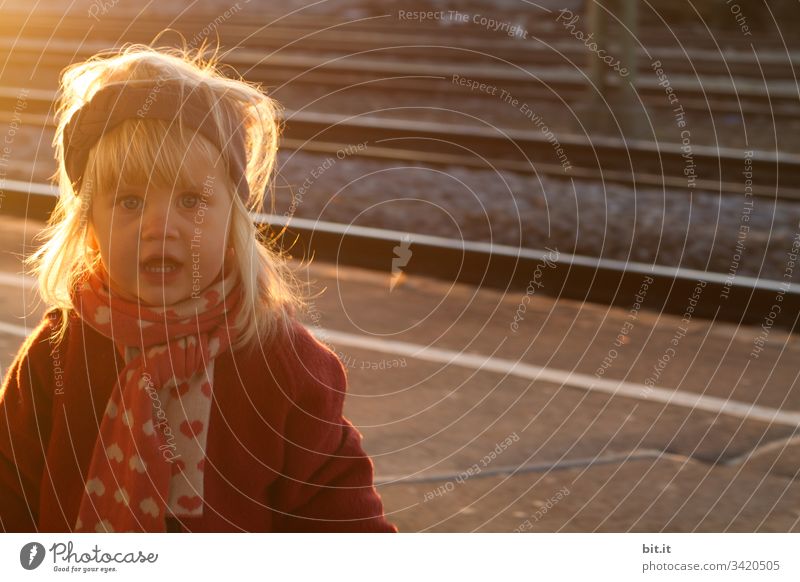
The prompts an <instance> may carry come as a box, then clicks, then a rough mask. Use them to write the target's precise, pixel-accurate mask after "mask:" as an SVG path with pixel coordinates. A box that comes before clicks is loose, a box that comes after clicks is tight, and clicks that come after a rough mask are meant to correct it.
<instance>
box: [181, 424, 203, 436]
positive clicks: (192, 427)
mask: <svg viewBox="0 0 800 582" xmlns="http://www.w3.org/2000/svg"><path fill="white" fill-rule="evenodd" d="M181 432H182V433H183V434H185V435H186V436H187V437H189V438H190V439H191V438H194V437H196V436H197V435H199V434H200V433H201V432H203V423H202V422H201V421H199V420H193V421H192V422H191V423H190V422H189V421H188V420H184V421H183V422H182V423H181Z"/></svg>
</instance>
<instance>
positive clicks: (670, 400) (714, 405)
mask: <svg viewBox="0 0 800 582" xmlns="http://www.w3.org/2000/svg"><path fill="white" fill-rule="evenodd" d="M310 329H311V331H312V332H313V333H314V334H315V335H316V336H317V337H318V338H319V339H320V340H322V341H325V342H329V343H332V344H339V345H343V346H349V347H352V348H361V349H365V350H370V351H373V352H380V353H388V354H394V355H402V356H407V357H409V358H414V359H418V360H424V361H427V362H434V363H438V364H447V365H452V366H461V367H463V368H470V369H474V370H481V371H484V372H496V373H498V374H508V375H510V376H516V377H518V378H524V379H526V380H538V381H543V382H552V383H554V384H558V385H560V386H569V387H571V388H579V389H581V390H590V391H595V392H604V393H606V394H612V395H614V396H624V397H627V398H635V399H637V400H643V401H645V402H662V403H664V404H669V405H671V406H683V407H685V408H691V409H692V410H703V411H706V412H713V413H716V414H724V415H726V416H735V417H738V418H744V419H747V420H758V421H762V422H768V423H772V424H785V425H789V426H794V427H797V426H800V412H794V411H783V410H777V409H774V408H768V407H765V406H757V405H754V404H748V403H746V402H738V401H736V400H728V399H726V398H718V397H716V396H706V395H704V394H694V393H691V392H683V391H680V390H670V389H668V388H659V387H649V386H645V385H644V384H637V383H634V382H622V381H618V380H607V379H600V378H595V377H594V376H589V375H588V374H579V373H577V372H569V371H566V370H556V369H553V368H542V367H540V366H533V365H531V364H525V363H523V362H515V361H513V360H504V359H501V358H490V357H487V356H481V355H475V354H467V353H464V352H456V351H453V350H443V349H440V348H433V347H428V346H423V345H419V344H412V343H407V342H399V341H393V340H385V339H381V338H377V337H365V336H362V335H356V334H351V333H345V332H339V331H332V330H328V329H323V328H315V327H311V328H310Z"/></svg>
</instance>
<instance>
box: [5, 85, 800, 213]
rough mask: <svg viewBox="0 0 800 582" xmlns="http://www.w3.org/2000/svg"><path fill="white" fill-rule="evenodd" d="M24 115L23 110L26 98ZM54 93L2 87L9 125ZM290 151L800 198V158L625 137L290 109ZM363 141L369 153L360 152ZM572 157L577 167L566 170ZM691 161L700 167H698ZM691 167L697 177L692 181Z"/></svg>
mask: <svg viewBox="0 0 800 582" xmlns="http://www.w3.org/2000/svg"><path fill="white" fill-rule="evenodd" d="M23 94H24V95H25V97H24V101H25V108H24V112H22V113H20V112H19V111H17V112H15V111H14V108H15V107H17V108H18V103H19V99H20V95H23ZM54 98H55V93H53V92H49V91H37V90H26V91H24V92H23V90H22V89H11V88H5V89H0V121H5V122H10V121H12V120H13V119H14V118H17V119H18V120H19V123H20V124H21V125H23V126H43V127H53V120H52V117H51V112H52V108H53V100H54ZM285 127H286V129H285V132H284V140H283V143H282V147H284V148H287V149H291V150H300V151H304V152H308V153H319V154H324V155H332V154H336V152H338V151H341V150H343V149H346V148H349V149H348V151H351V153H350V154H348V155H352V156H357V157H368V158H373V159H382V160H389V161H392V162H395V163H397V162H402V163H413V164H422V165H434V166H464V167H473V168H484V169H489V170H506V171H514V172H521V173H531V174H542V175H548V176H552V177H557V178H561V179H586V180H595V181H599V182H615V183H622V184H626V185H629V186H632V187H649V188H659V189H664V190H665V191H666V190H669V191H670V192H672V191H677V192H690V191H693V190H705V191H710V192H719V193H721V194H726V195H732V196H742V197H743V196H744V182H743V179H742V172H743V170H744V169H745V164H746V163H747V164H748V165H749V167H750V168H751V170H752V174H753V179H752V194H753V195H754V196H758V197H763V198H767V199H770V200H782V201H789V202H797V201H800V188H798V184H800V155H794V154H785V153H775V152H765V151H753V152H752V156H748V158H747V160H746V159H745V152H744V151H742V150H734V149H723V148H714V147H704V146H696V145H695V146H691V150H688V151H690V153H691V157H687V156H686V153H687V150H686V149H685V146H683V145H681V144H669V143H656V142H646V141H632V140H625V141H622V140H618V139H612V138H606V137H595V138H592V139H586V138H585V137H584V136H579V135H568V134H563V133H559V134H558V136H557V140H558V146H559V148H561V150H562V154H559V153H558V151H559V150H557V149H556V148H554V144H553V142H552V140H551V139H550V137H549V136H548V134H545V133H543V132H542V131H533V130H531V131H520V130H511V129H497V128H492V127H488V126H487V127H472V126H454V125H451V124H439V123H429V122H414V121H409V120H397V119H385V118H375V117H342V116H337V115H331V114H322V113H313V112H291V111H287V112H286V118H285ZM357 144H363V145H362V147H357V148H356V147H353V146H355V145H357ZM563 159H566V160H567V162H568V163H569V167H567V166H565V164H564V163H563V161H562V160H563ZM689 164H691V166H689ZM689 167H691V169H692V172H693V175H694V176H695V177H694V179H690V177H687V175H686V172H685V171H686V169H687V168H689Z"/></svg>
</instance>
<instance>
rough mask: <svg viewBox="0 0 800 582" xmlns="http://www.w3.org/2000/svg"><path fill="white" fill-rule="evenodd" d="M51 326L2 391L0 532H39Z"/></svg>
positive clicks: (30, 345)
mask: <svg viewBox="0 0 800 582" xmlns="http://www.w3.org/2000/svg"><path fill="white" fill-rule="evenodd" d="M50 331H51V327H50V321H49V319H48V318H47V317H46V318H45V320H44V321H42V323H41V324H40V325H39V326H38V327H37V329H36V330H35V331H34V332H33V333H32V334H31V335H30V336H29V337H28V338H27V339H26V340H25V342H24V343H23V344H22V347H21V348H20V349H19V351H18V352H17V355H16V357H15V358H14V361H13V363H12V364H11V367H10V368H9V369H8V370H7V371H6V374H5V377H4V378H3V387H2V389H0V530H2V531H5V532H34V531H37V522H38V512H39V489H40V485H41V481H42V471H43V468H44V464H45V453H46V450H47V445H48V442H49V439H50V426H51V406H52V398H53V395H52V394H51V392H52V389H53V384H54V382H53V380H52V376H53V375H52V374H50V376H51V378H50V379H48V378H47V377H45V374H47V372H48V370H50V371H51V372H52V370H53V368H52V365H50V364H43V363H42V361H44V362H49V359H50V349H49V343H50V342H49V335H50Z"/></svg>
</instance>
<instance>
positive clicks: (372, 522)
mask: <svg viewBox="0 0 800 582" xmlns="http://www.w3.org/2000/svg"><path fill="white" fill-rule="evenodd" d="M296 335H297V339H296V341H295V342H294V345H295V347H296V349H295V350H294V354H295V358H296V363H297V365H298V368H297V370H293V372H294V374H293V375H294V379H295V382H294V384H295V387H296V388H295V398H294V402H291V403H290V406H289V413H288V415H287V420H286V427H285V431H284V438H285V439H286V440H285V456H284V468H283V471H282V475H281V477H280V478H279V479H278V484H277V487H276V490H275V491H276V495H275V497H274V499H273V507H275V508H276V509H277V512H276V513H277V515H276V518H277V526H278V529H279V530H280V531H293V532H294V531H296V532H396V531H397V528H396V527H395V526H394V525H392V524H390V523H389V522H388V521H387V520H386V518H385V516H384V513H383V503H382V502H381V498H380V496H379V495H378V492H377V491H376V490H375V487H374V485H373V464H372V460H371V459H370V458H369V457H368V456H367V455H366V453H365V452H364V450H363V448H362V446H361V434H360V433H359V432H358V430H356V428H355V427H354V426H353V425H352V424H351V423H350V421H348V420H347V419H346V418H345V417H344V416H343V413H342V411H343V404H344V397H345V392H346V389H347V377H346V374H345V370H344V368H343V366H342V364H341V362H340V361H339V359H338V358H337V357H336V355H335V354H333V353H332V352H331V351H330V350H328V349H327V348H326V347H324V346H322V344H320V343H319V342H317V341H316V340H315V339H314V338H313V337H311V335H310V334H309V333H308V331H307V330H305V329H304V328H301V329H300V330H299V331H298V332H297V333H296Z"/></svg>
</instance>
